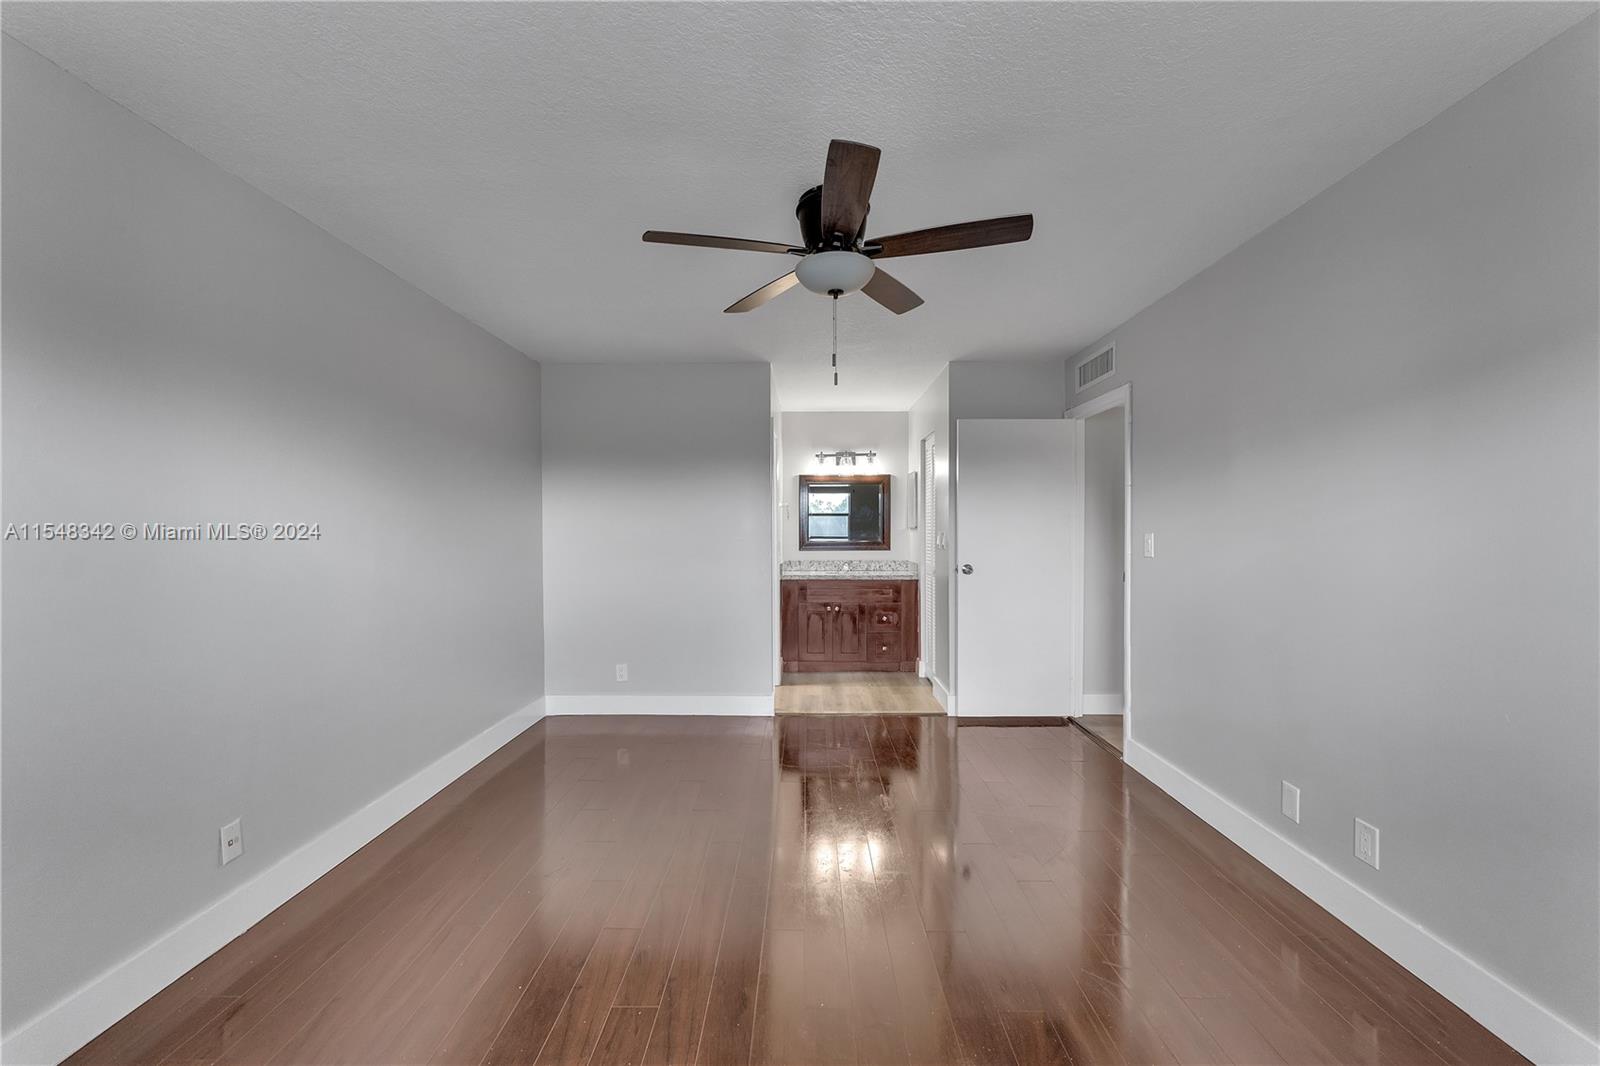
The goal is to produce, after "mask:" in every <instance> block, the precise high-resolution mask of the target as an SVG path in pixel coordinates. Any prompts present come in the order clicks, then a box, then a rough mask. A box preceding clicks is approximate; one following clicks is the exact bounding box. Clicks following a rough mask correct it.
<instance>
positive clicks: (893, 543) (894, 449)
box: [780, 411, 916, 559]
mask: <svg viewBox="0 0 1600 1066" xmlns="http://www.w3.org/2000/svg"><path fill="white" fill-rule="evenodd" d="M909 425H910V422H909V418H908V416H907V414H906V412H904V411H790V412H788V413H786V414H784V415H783V502H784V503H785V504H786V505H787V508H786V513H785V514H784V515H783V517H782V522H783V528H782V530H780V532H781V533H782V535H783V557H784V558H785V559H914V558H916V555H915V553H914V552H913V551H912V542H911V530H910V529H909V528H908V527H907V526H906V495H905V494H906V492H907V491H908V488H909V482H908V481H907V480H906V474H907V473H908V472H909V471H910V470H911V469H912V467H913V466H914V465H915V464H914V463H913V462H912V461H911V460H909V459H907V458H906V438H907V435H908V433H909V432H910V429H909ZM841 448H843V449H854V450H856V451H875V452H877V453H878V458H877V459H876V460H874V461H873V462H871V463H868V462H867V461H866V460H864V459H863V460H862V461H861V462H860V463H859V464H858V465H856V466H844V467H840V466H835V465H834V464H833V463H831V462H829V463H826V464H822V463H818V462H817V452H818V451H825V452H832V451H838V450H839V449H841ZM835 473H838V474H888V475H889V477H890V481H889V550H888V551H806V552H802V551H801V550H800V517H799V516H800V511H799V496H800V475H801V474H835Z"/></svg>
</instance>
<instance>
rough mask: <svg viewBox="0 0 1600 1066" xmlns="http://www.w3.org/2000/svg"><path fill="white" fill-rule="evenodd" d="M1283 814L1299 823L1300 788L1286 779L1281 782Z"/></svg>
mask: <svg viewBox="0 0 1600 1066" xmlns="http://www.w3.org/2000/svg"><path fill="white" fill-rule="evenodd" d="M1283 816H1284V817H1285V818H1287V819H1289V821H1291V822H1293V823H1295V824H1296V825H1299V824H1300V790H1299V789H1298V788H1296V787H1295V786H1294V785H1291V784H1289V782H1287V781H1285V782H1283Z"/></svg>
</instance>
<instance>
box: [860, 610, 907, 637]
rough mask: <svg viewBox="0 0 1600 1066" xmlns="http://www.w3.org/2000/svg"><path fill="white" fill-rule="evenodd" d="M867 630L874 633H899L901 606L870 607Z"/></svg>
mask: <svg viewBox="0 0 1600 1066" xmlns="http://www.w3.org/2000/svg"><path fill="white" fill-rule="evenodd" d="M867 629H868V630H869V631H874V632H890V633H898V632H899V631H900V608H899V606H898V605H895V606H890V607H869V608H868V611H867Z"/></svg>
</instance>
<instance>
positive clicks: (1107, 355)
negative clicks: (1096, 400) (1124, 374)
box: [1074, 347, 1117, 392]
mask: <svg viewBox="0 0 1600 1066" xmlns="http://www.w3.org/2000/svg"><path fill="white" fill-rule="evenodd" d="M1116 352H1117V350H1116V348H1114V347H1113V348H1107V349H1106V350H1105V351H1103V352H1099V353H1098V354H1096V355H1092V356H1090V357H1089V358H1088V359H1085V360H1084V361H1083V362H1081V363H1079V364H1078V387H1077V389H1075V390H1074V391H1076V392H1082V391H1083V390H1084V389H1087V388H1088V387H1089V386H1090V385H1093V384H1095V383H1096V382H1100V381H1104V380H1105V379H1106V378H1108V377H1110V376H1111V375H1112V374H1114V373H1116V370H1117V356H1116Z"/></svg>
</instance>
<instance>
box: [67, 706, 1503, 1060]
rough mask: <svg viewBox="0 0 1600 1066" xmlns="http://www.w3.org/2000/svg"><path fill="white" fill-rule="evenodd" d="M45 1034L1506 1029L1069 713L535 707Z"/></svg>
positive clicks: (477, 1040)
mask: <svg viewBox="0 0 1600 1066" xmlns="http://www.w3.org/2000/svg"><path fill="white" fill-rule="evenodd" d="M71 1061H72V1062H74V1063H181V1064H198V1063H297V1064H298V1063H350V1064H355V1063H364V1064H380V1063H381V1064H401V1063H405V1064H412V1063H414V1064H419V1066H420V1064H425V1063H452V1064H457V1063H459V1064H468V1063H472V1064H477V1063H496V1064H499V1063H529V1064H532V1063H572V1064H577V1063H593V1064H605V1063H634V1064H642V1063H696V1062H698V1063H710V1064H724V1063H726V1064H743V1063H797V1064H799V1063H803V1064H811V1063H863V1064H881V1063H904V1064H907V1066H911V1064H927V1063H946V1062H959V1063H971V1064H976V1066H992V1064H999V1063H1024V1064H1025V1063H1055V1064H1065V1063H1078V1064H1089V1063H1107V1064H1156V1063H1208V1064H1209V1063H1239V1064H1269V1063H1280V1064H1296V1066H1298V1064H1302V1063H1317V1064H1345V1063H1363V1064H1365V1063H1370V1064H1377V1066H1398V1064H1427V1066H1437V1064H1440V1063H1448V1064H1468V1063H1470V1064H1473V1066H1491V1064H1499V1063H1514V1062H1523V1061H1525V1060H1523V1059H1521V1058H1520V1057H1519V1056H1518V1055H1516V1054H1515V1053H1514V1052H1512V1051H1511V1050H1510V1049H1509V1048H1507V1047H1506V1046H1505V1045H1504V1044H1502V1043H1501V1042H1500V1041H1498V1040H1497V1039H1495V1038H1494V1037H1492V1036H1491V1035H1490V1034H1489V1033H1488V1032H1486V1031H1485V1030H1484V1029H1482V1028H1481V1027H1480V1026H1478V1025H1477V1024H1476V1023H1474V1022H1473V1021H1472V1020H1470V1019H1469V1018H1467V1017H1466V1016H1465V1015H1464V1014H1463V1013H1462V1012H1461V1011H1459V1010H1457V1009H1456V1008H1455V1007H1453V1006H1452V1005H1451V1004H1450V1003H1449V1002H1447V1001H1446V1000H1445V999H1443V998H1442V997H1441V996H1439V995H1438V994H1437V993H1435V992H1433V991H1432V990H1431V989H1429V988H1428V987H1427V986H1425V985H1423V984H1422V983H1421V982H1420V981H1418V980H1416V979H1415V978H1414V977H1412V976H1411V975H1410V974H1408V973H1407V972H1406V971H1404V970H1403V969H1401V968H1400V967H1399V966H1398V965H1397V964H1395V963H1394V962H1392V961H1390V960H1389V959H1388V958H1387V957H1385V956H1384V955H1382V954H1381V953H1379V952H1378V951H1376V950H1375V949H1373V948H1372V947H1371V946H1370V945H1368V944H1366V943H1365V942H1364V941H1362V940H1361V939H1360V938H1358V937H1357V936H1356V935H1355V934H1353V933H1352V932H1350V931H1349V930H1348V929H1347V928H1345V927H1344V926H1342V925H1341V924H1340V923H1339V922H1337V921H1335V920H1334V919H1333V918H1332V917H1330V916H1329V915H1328V914H1326V913H1325V912H1323V911H1322V910H1321V909H1319V908H1318V907H1316V906H1315V905H1313V904H1312V903H1311V902H1310V901H1309V900H1307V899H1306V898H1305V897H1304V896H1302V895H1300V894H1299V893H1298V892H1296V891H1294V890H1293V889H1292V888H1290V887H1289V886H1288V885H1286V884H1285V883H1284V882H1283V881H1281V880H1279V879H1278V878H1277V877H1276V876H1274V875H1273V874H1271V873H1270V872H1269V871H1267V870H1266V869H1265V868H1264V867H1262V866H1261V865H1259V864H1258V863H1256V862H1255V861H1253V860H1252V859H1250V858H1249V857H1248V856H1246V855H1245V854H1244V853H1243V852H1242V851H1240V850H1239V849H1237V848H1236V847H1234V846H1233V845H1232V844H1230V843H1229V842H1228V841H1226V840H1225V839H1223V838H1222V837H1221V836H1220V835H1218V834H1217V833H1215V832H1214V831H1212V830H1211V829H1210V828H1208V827H1207V826H1205V825H1204V824H1203V823H1201V822H1200V821H1198V820H1197V819H1196V818H1194V817H1193V816H1192V815H1190V814H1189V813H1188V812H1187V811H1185V810H1184V809H1183V808H1181V807H1179V806H1178V805H1177V804H1176V803H1175V802H1173V801H1172V800H1171V799H1169V798H1168V797H1167V796H1166V795H1164V794H1163V793H1161V792H1160V791H1159V790H1157V789H1156V788H1155V787H1154V786H1152V785H1151V784H1149V783H1148V782H1147V781H1145V780H1144V779H1143V778H1141V777H1139V776H1138V775H1137V774H1136V773H1134V772H1133V771H1131V770H1127V769H1125V768H1124V767H1123V765H1122V764H1121V762H1119V761H1118V760H1117V759H1116V758H1115V757H1114V756H1112V755H1111V754H1109V753H1107V752H1106V751H1105V750H1103V749H1102V748H1100V747H1099V746H1097V745H1096V744H1095V743H1094V742H1093V741H1092V740H1091V739H1089V738H1088V737H1087V736H1085V735H1083V734H1082V733H1080V732H1078V731H1076V730H1073V729H1071V728H1069V727H1049V728H1036V729H1035V728H1030V729H1001V728H985V727H981V726H980V727H972V728H966V729H961V730H959V731H958V730H957V729H956V728H955V722H954V721H953V720H951V719H948V718H941V717H910V716H907V717H888V716H885V717H801V716H790V717H783V718H778V719H741V718H555V719H547V720H546V721H544V722H542V723H540V724H539V725H537V726H535V727H534V728H533V729H532V730H530V731H528V732H527V733H525V734H524V735H523V736H521V737H519V738H518V739H517V740H515V741H513V742H512V743H511V744H509V745H507V746H506V747H505V748H503V749H501V750H500V751H499V752H497V753H496V754H495V755H493V756H491V757H490V758H489V759H488V760H486V761H485V762H484V763H482V764H480V765H479V766H478V767H476V768H475V769H473V770H472V771H471V772H470V773H468V774H467V775H466V776H464V777H463V778H461V779H460V780H458V781H457V782H456V783H455V784H453V785H451V786H450V787H449V788H448V789H446V790H445V791H444V792H442V793H440V794H439V795H438V796H436V797H435V798H434V799H433V800H432V801H430V802H429V803H427V804H425V805H424V806H423V807H421V808H419V809H418V810H417V811H416V812H415V813H413V814H412V815H411V816H410V817H408V818H407V819H405V820H404V821H403V822H401V823H400V824H399V825H397V826H395V827H394V828H393V829H391V830H390V831H389V832H387V833H385V834H383V835H382V836H381V837H379V838H378V839H377V840H375V841H373V842H372V843H371V844H369V845H368V846H367V847H366V848H364V849H362V850H361V851H360V852H358V853H357V854H356V855H354V856H352V857H351V858H350V859H349V860H348V861H346V862H345V863H343V864H342V865H340V866H339V867H338V868H337V869H335V870H333V871H332V872H331V873H329V874H328V875H327V876H326V877H324V878H322V879H321V880H319V881H318V882H316V883H315V884H314V885H312V886H311V887H309V888H307V889H306V890H305V891H304V892H302V893H301V894H300V895H298V896H296V897H295V898H294V899H292V900H291V901H289V902H288V903H286V904H285V905H284V906H283V907H281V908H279V909H278V910H277V911H276V912H274V913H273V914H272V915H270V916H269V917H268V918H267V919H266V920H264V921H263V922H261V923H260V924H259V925H257V926H255V927H254V928H252V929H251V930H249V931H248V932H247V933H245V934H244V935H243V936H241V937H239V938H238V939H237V940H235V941H234V942H233V943H231V944H229V945H228V946H227V947H226V948H224V949H223V950H222V951H220V952H218V953H217V954H216V955H214V956H212V957H211V958H209V959H207V960H206V961H205V962H203V963H201V964H200V965H199V966H197V967H195V969H194V970H192V971H191V972H190V973H189V974H187V975H186V976H184V977H183V978H181V979H179V980H178V981H177V982H175V983H174V984H172V985H171V986H169V987H168V988H167V989H166V990H164V991H163V992H161V993H160V994H159V995H157V996H156V997H155V998H153V999H151V1000H150V1001H149V1002H148V1003H146V1004H145V1005H144V1006H143V1007H141V1008H140V1009H139V1010H137V1011H135V1012H134V1013H133V1014H132V1015H130V1016H129V1017H128V1018H126V1019H124V1020H123V1021H122V1022H120V1023H118V1024H117V1025H116V1026H114V1027H112V1028H111V1029H110V1030H108V1031H107V1032H106V1033H104V1034H103V1035H101V1036H100V1037H99V1038H98V1039H96V1040H95V1041H93V1042H92V1043H91V1044H89V1045H88V1046H87V1047H86V1048H84V1049H83V1050H82V1051H80V1052H79V1053H78V1054H77V1055H76V1056H75V1057H74V1058H73V1059H72V1060H71Z"/></svg>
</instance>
